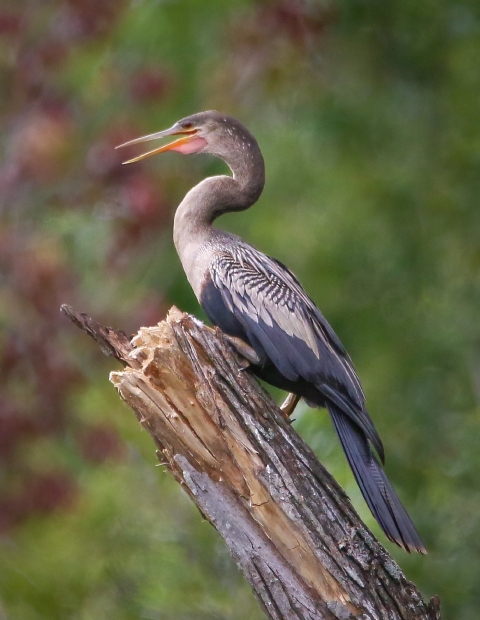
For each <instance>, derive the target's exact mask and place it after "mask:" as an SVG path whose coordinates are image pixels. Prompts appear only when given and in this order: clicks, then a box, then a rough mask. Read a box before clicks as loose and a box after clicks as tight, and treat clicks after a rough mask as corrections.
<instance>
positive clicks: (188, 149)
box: [115, 123, 207, 164]
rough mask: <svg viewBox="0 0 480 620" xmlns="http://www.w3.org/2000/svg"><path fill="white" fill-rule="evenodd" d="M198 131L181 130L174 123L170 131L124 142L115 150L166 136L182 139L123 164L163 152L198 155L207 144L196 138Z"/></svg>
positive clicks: (198, 137)
mask: <svg viewBox="0 0 480 620" xmlns="http://www.w3.org/2000/svg"><path fill="white" fill-rule="evenodd" d="M197 132H198V129H183V128H182V127H181V126H180V125H179V124H178V123H175V125H173V127H170V129H165V131H159V132H158V133H151V134H149V135H148V136H142V137H141V138H135V139H134V140H129V141H128V142H124V143H123V144H119V145H118V146H116V147H115V148H116V149H121V148H123V147H124V146H130V145H131V144H139V143H140V142H150V140H157V139H159V138H165V137H167V136H178V135H182V136H183V137H182V138H179V139H178V140H174V141H173V142H170V144H165V145H164V146H160V147H159V148H156V149H153V150H152V151H148V152H147V153H143V155H138V156H137V157H133V158H132V159H129V160H128V161H124V162H123V163H124V164H131V163H133V162H135V161H140V160H141V159H145V158H146V157H151V156H152V155H156V154H157V153H164V152H165V151H177V152H179V153H183V154H184V155H189V154H190V153H198V152H199V151H201V150H202V149H203V148H204V147H205V146H206V145H207V142H206V140H204V139H203V138H201V137H200V136H197Z"/></svg>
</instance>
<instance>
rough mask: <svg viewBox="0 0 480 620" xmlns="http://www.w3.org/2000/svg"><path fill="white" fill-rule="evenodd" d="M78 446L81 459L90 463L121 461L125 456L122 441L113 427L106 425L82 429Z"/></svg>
mask: <svg viewBox="0 0 480 620" xmlns="http://www.w3.org/2000/svg"><path fill="white" fill-rule="evenodd" d="M78 444H79V448H80V453H81V455H82V457H83V458H84V459H85V460H86V461H90V462H92V463H103V462H104V461H106V460H107V459H112V460H121V459H122V458H123V457H124V456H125V445H124V443H123V441H122V439H121V438H120V436H119V435H118V433H117V431H116V430H115V429H114V428H113V427H111V426H107V425H106V424H96V425H94V426H90V427H88V428H86V429H84V430H83V432H82V433H81V435H80V436H79V438H78Z"/></svg>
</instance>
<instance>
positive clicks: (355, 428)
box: [121, 111, 425, 553]
mask: <svg viewBox="0 0 480 620" xmlns="http://www.w3.org/2000/svg"><path fill="white" fill-rule="evenodd" d="M177 135H179V136H180V138H179V139H177V140H175V141H174V142H172V143H170V144H167V145H165V146H161V147H160V148H157V149H154V150H152V151H149V152H148V153H145V154H143V155H140V156H139V157H136V158H134V159H131V160H129V162H125V163H130V162H134V161H138V160H140V159H143V158H145V157H148V156H150V155H154V154H156V153H162V152H164V151H177V152H180V153H183V154H185V155H188V154H191V153H210V154H212V155H216V156H217V157H219V158H220V159H222V160H223V161H224V162H226V163H227V164H228V166H229V167H230V169H231V171H232V173H233V176H232V177H230V176H226V175H221V176H214V177H210V178H207V179H205V180H203V181H202V182H201V183H199V184H198V185H197V186H196V187H194V188H193V189H191V190H190V191H189V192H188V194H187V195H186V196H185V198H184V199H183V201H182V203H181V204H180V206H179V207H178V209H177V211H176V214H175V222H174V234H173V236H174V242H175V247H176V249H177V252H178V254H179V256H180V260H181V262H182V265H183V268H184V270H185V273H186V275H187V278H188V281H189V282H190V284H191V286H192V288H193V290H194V292H195V294H196V296H197V298H198V300H199V302H200V304H201V305H202V307H203V308H204V310H205V312H206V314H207V316H208V318H209V319H210V321H211V322H212V323H213V324H214V325H217V326H218V327H219V328H220V329H221V330H222V331H223V332H224V333H225V334H227V335H228V336H230V337H231V339H232V341H234V342H236V343H237V346H238V347H239V348H240V349H241V352H242V353H243V354H244V355H245V356H246V357H247V359H249V360H250V361H251V362H252V363H253V366H252V370H253V371H254V372H255V374H256V375H257V376H258V377H260V378H262V379H264V380H265V381H267V382H268V383H270V384H272V385H274V386H276V387H278V388H281V389H283V390H287V391H288V392H290V393H292V394H294V395H296V398H295V397H292V398H291V399H290V402H289V405H288V407H286V408H288V409H289V413H291V411H292V410H293V408H292V405H293V407H294V406H295V404H296V401H297V400H298V398H299V397H302V398H304V399H305V400H306V402H307V403H308V404H309V405H310V406H313V407H326V408H327V409H328V411H329V412H330V415H331V417H332V420H333V424H334V426H335V429H336V432H337V434H338V437H339V438H340V442H341V444H342V446H343V449H344V451H345V454H346V456H347V459H348V462H349V464H350V467H351V468H352V471H353V474H354V476H355V478H356V480H357V483H358V485H359V487H360V489H361V491H362V494H363V497H364V498H365V500H366V502H367V504H368V506H369V508H370V510H371V511H372V513H373V515H374V517H375V518H376V520H377V521H378V523H379V524H380V526H381V528H382V529H383V531H384V532H385V534H386V535H387V537H388V538H389V539H390V540H392V541H393V542H395V543H397V544H398V545H400V546H401V547H403V548H404V549H405V550H406V551H412V550H416V551H419V552H420V553H424V552H425V547H424V545H423V543H422V541H421V540H420V537H419V536H418V534H417V532H416V531H415V527H414V526H413V523H412V522H411V520H410V517H409V516H408V514H407V512H406V511H405V509H404V507H403V506H402V504H401V502H400V500H399V499H398V497H397V494H396V493H395V491H394V490H393V488H392V486H391V484H390V482H389V481H388V479H387V477H386V475H385V473H384V471H383V469H382V467H381V465H380V464H379V461H378V460H377V456H378V457H379V458H380V460H381V462H382V463H383V462H384V452H383V445H382V442H381V440H380V437H379V436H378V433H377V431H376V429H375V426H374V425H373V422H372V420H371V418H370V416H369V414H368V412H367V410H366V408H365V396H364V394H363V391H362V388H361V385H360V381H359V379H358V377H357V374H356V372H355V369H354V367H353V364H352V361H351V360H350V357H349V356H348V354H347V352H346V351H345V349H344V347H343V346H342V344H341V342H340V340H339V339H338V338H337V336H336V335H335V333H334V331H333V330H332V328H331V327H330V325H329V324H328V323H327V321H326V320H325V318H324V317H323V316H322V314H321V313H320V311H319V310H318V308H317V307H316V306H315V304H314V303H313V301H312V300H311V299H310V298H309V297H308V295H307V294H306V293H305V291H304V290H303V288H302V286H301V285H300V283H299V282H298V280H297V279H296V277H295V276H294V275H293V274H292V273H291V271H289V270H288V269H287V268H286V267H285V266H284V265H283V264H282V263H280V262H279V261H277V260H275V259H273V258H271V257H269V256H266V255H265V254H262V253H261V252H259V251H258V250H256V249H255V248H254V247H252V246H251V245H249V244H248V243H246V242H245V241H243V240H242V239H240V238H239V237H237V236H235V235H233V234H230V233H228V232H225V231H223V230H218V229H217V228H214V227H213V225H212V224H213V221H214V220H215V219H216V218H217V217H218V216H219V215H222V214H223V213H228V212H231V211H243V210H244V209H248V208H249V207H250V206H252V205H253V204H254V203H255V202H256V201H257V199H258V198H259V196H260V194H261V193H262V190H263V186H264V182H265V169H264V162H263V157H262V153H261V151H260V148H259V146H258V144H257V141H256V140H255V138H254V137H253V136H252V134H251V133H250V132H249V131H248V130H247V129H246V128H245V127H244V126H243V125H242V124H241V123H239V122H238V121H237V120H235V119H234V118H231V117H229V116H226V115H225V114H221V113H219V112H215V111H210V112H200V113H198V114H193V115H192V116H188V117H186V118H184V119H182V120H180V121H178V122H177V123H175V124H174V125H173V126H172V127H171V128H170V129H167V130H165V131H161V132H159V133H154V134H151V135H148V136H144V137H142V138H138V139H136V140H130V141H129V142H126V143H125V144H122V145H121V146H126V145H130V144H135V143H139V142H147V141H150V140H155V139H157V138H163V137H166V136H177ZM242 343H244V344H243V345H242ZM287 400H288V399H287ZM292 401H293V402H292ZM372 448H373V449H372ZM374 451H375V452H376V454H377V456H375V453H374Z"/></svg>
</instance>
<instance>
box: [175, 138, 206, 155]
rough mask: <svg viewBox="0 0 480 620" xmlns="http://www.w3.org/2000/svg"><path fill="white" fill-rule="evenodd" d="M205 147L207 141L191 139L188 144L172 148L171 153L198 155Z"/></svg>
mask: <svg viewBox="0 0 480 620" xmlns="http://www.w3.org/2000/svg"><path fill="white" fill-rule="evenodd" d="M206 146H207V141H206V140H204V139H203V138H200V137H198V138H192V139H191V140H189V141H188V142H184V143H183V144H179V145H178V146H175V147H174V148H172V149H171V150H172V151H177V153H182V154H183V155H191V154H192V153H199V152H200V151H201V150H202V149H204V148H205V147H206Z"/></svg>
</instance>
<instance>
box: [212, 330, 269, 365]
mask: <svg viewBox="0 0 480 620" xmlns="http://www.w3.org/2000/svg"><path fill="white" fill-rule="evenodd" d="M215 331H216V333H217V335H218V336H221V337H222V338H224V339H225V340H226V341H227V342H228V344H229V345H231V346H232V347H233V349H235V351H236V352H237V353H238V354H239V355H240V356H241V357H243V358H244V359H245V360H246V361H247V362H248V364H246V366H242V367H241V370H245V369H246V368H248V367H249V366H250V364H253V365H254V366H259V365H260V364H261V363H262V360H261V359H260V358H259V356H258V355H257V352H256V351H255V349H254V348H253V347H251V346H250V345H249V344H247V343H246V342H244V341H243V340H242V339H241V338H237V337H236V336H229V335H228V334H225V333H224V332H222V330H221V329H219V328H218V327H216V328H215Z"/></svg>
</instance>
